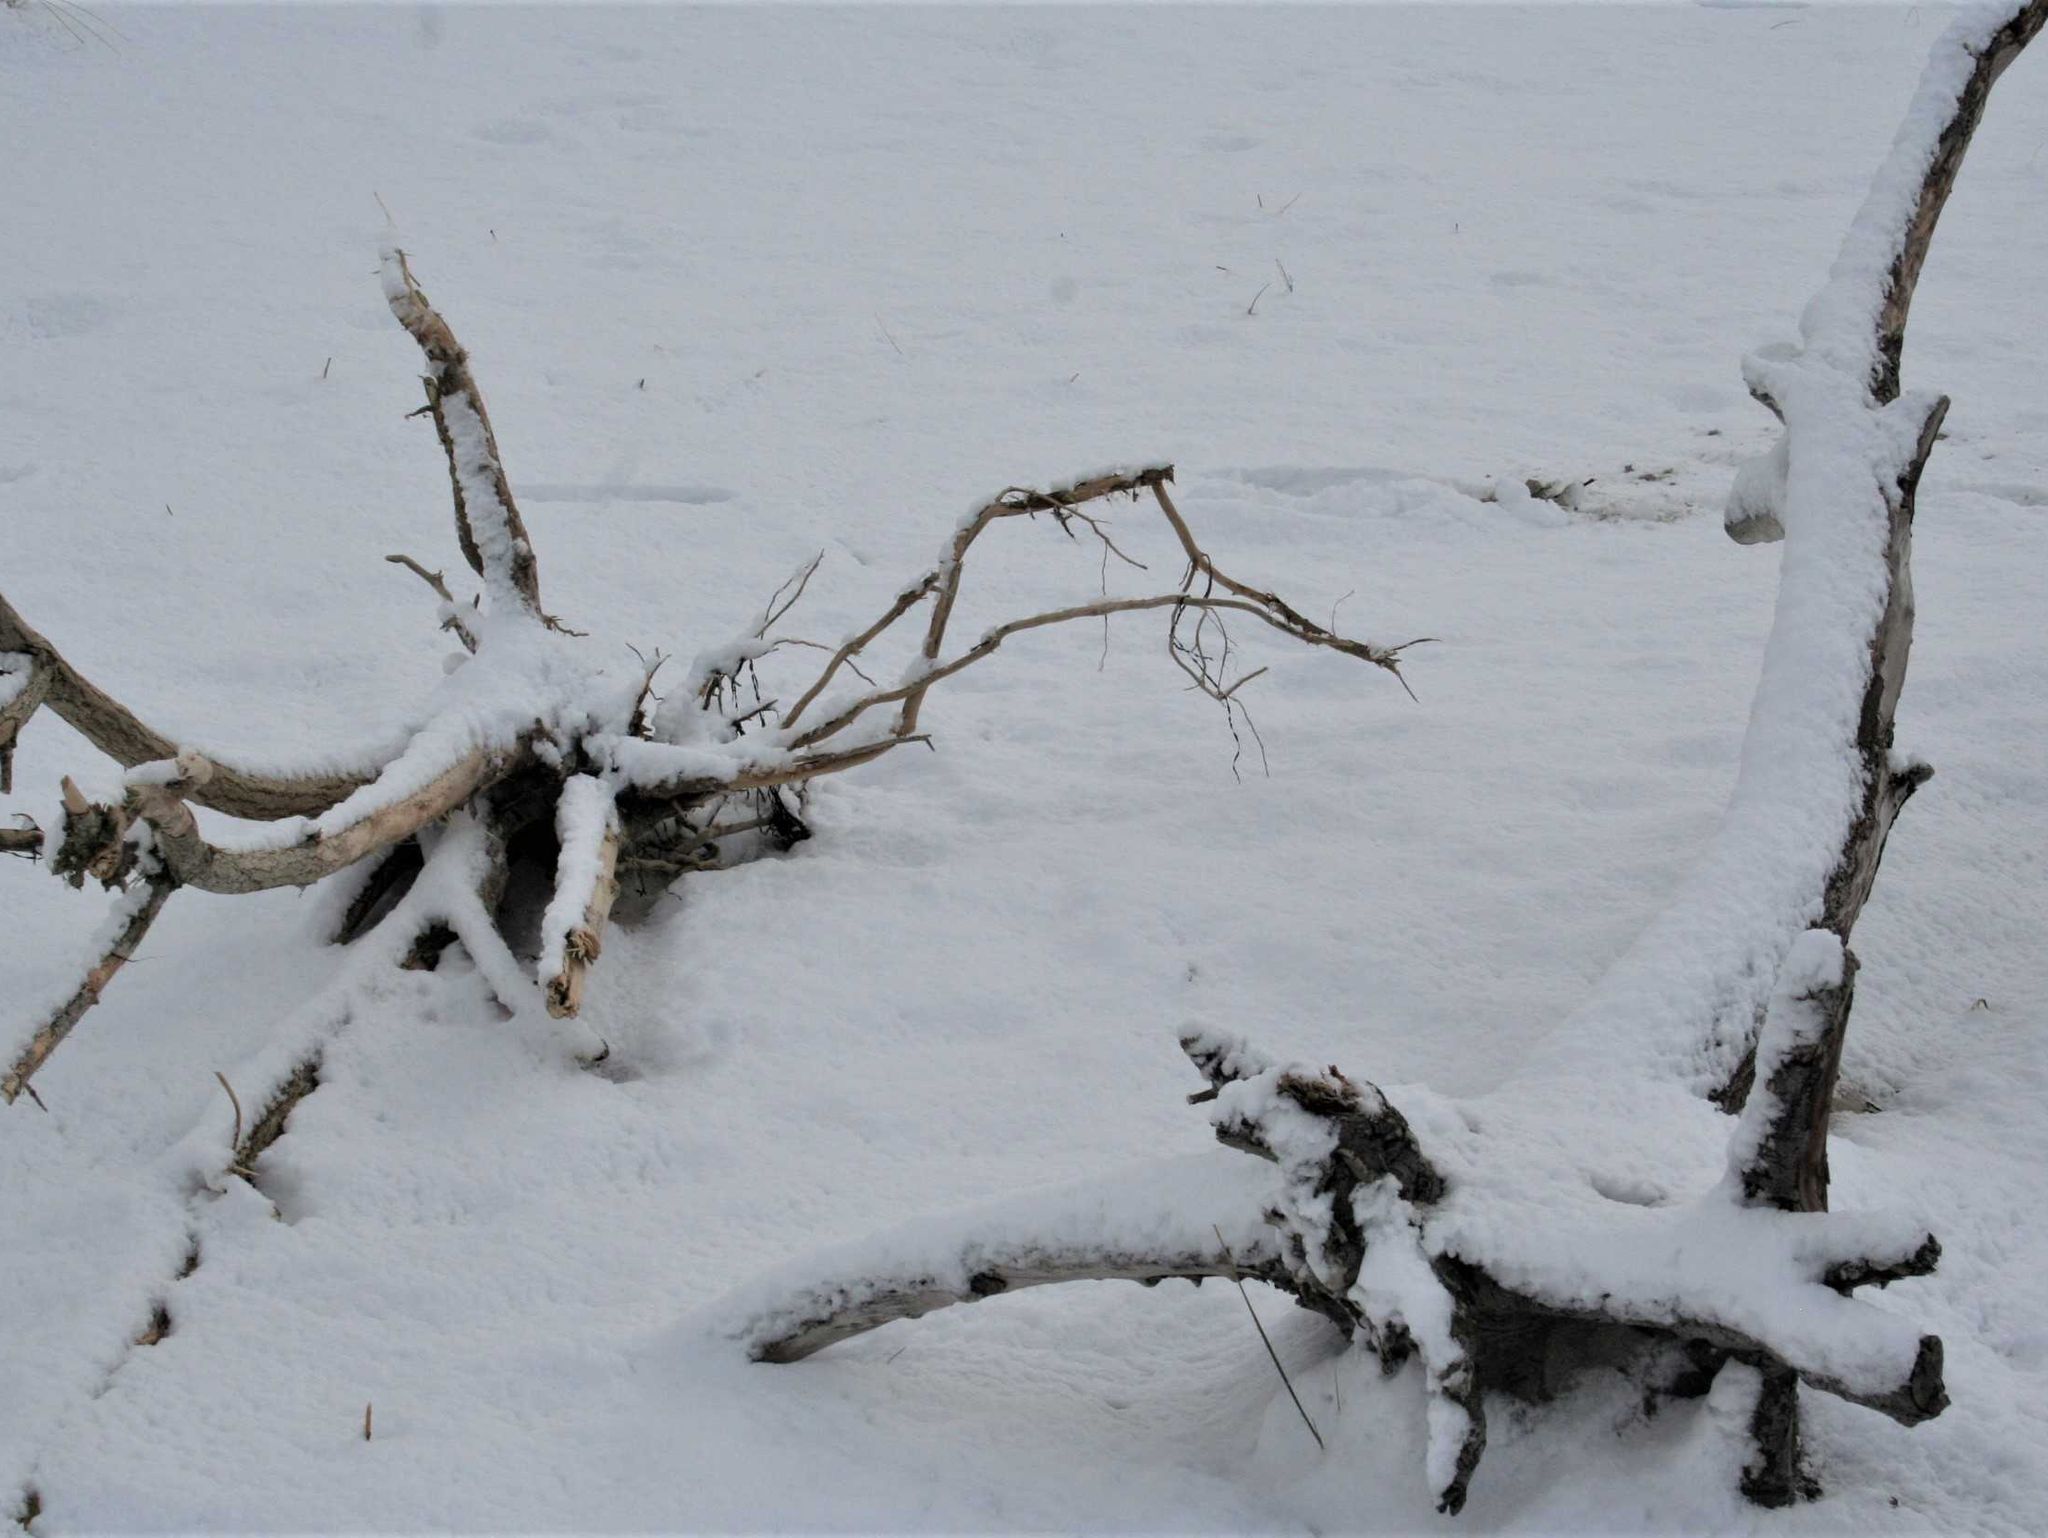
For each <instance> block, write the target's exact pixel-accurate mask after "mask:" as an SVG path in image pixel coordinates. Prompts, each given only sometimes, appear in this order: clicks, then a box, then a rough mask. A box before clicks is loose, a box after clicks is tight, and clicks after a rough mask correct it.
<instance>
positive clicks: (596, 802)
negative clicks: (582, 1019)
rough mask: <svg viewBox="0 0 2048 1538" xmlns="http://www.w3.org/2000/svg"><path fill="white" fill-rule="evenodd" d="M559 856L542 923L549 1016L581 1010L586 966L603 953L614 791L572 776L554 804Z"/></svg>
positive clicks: (614, 859)
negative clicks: (559, 847)
mask: <svg viewBox="0 0 2048 1538" xmlns="http://www.w3.org/2000/svg"><path fill="white" fill-rule="evenodd" d="M555 830H556V834H557V836H558V837H559V838H560V840H561V853H560V854H559V855H558V856H557V858H556V862H555V895H554V897H553V899H552V900H551V901H550V902H549V903H548V907H547V912H546V913H545V914H543V915H542V916H541V921H540V962H539V971H540V977H541V985H542V988H543V989H544V990H545V992H546V995H547V1002H548V1013H549V1014H551V1015H554V1016H556V1017H558V1018H561V1017H566V1016H569V1015H574V1014H576V1013H577V1012H578V1010H579V1009H580V1008H581V1006H582V1001H583V984H584V980H585V978H586V977H587V976H588V975H589V972H590V964H591V963H592V962H593V961H595V960H597V957H598V953H599V952H600V951H602V950H603V949H604V928H605V924H606V923H607V922H608V921H609V920H610V918H611V911H612V903H613V901H614V900H615V899H616V898H617V897H618V893H619V878H618V864H619V813H618V808H617V806H616V805H615V804H614V800H613V793H612V787H611V786H609V785H607V784H605V782H604V781H602V780H600V779H597V778H595V777H594V776H592V775H588V774H576V775H571V776H570V777H569V778H568V779H567V780H566V781H564V782H563V784H562V793H561V797H560V799H559V800H558V801H557V802H556V804H555Z"/></svg>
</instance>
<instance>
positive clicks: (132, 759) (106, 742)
mask: <svg viewBox="0 0 2048 1538" xmlns="http://www.w3.org/2000/svg"><path fill="white" fill-rule="evenodd" d="M0 651H4V652H17V653H25V654H26V655H28V656H29V657H31V658H33V659H34V664H35V670H36V673H37V675H38V676H39V677H40V678H41V679H42V680H43V685H42V687H43V689H44V691H45V692H44V695H43V699H42V703H44V704H45V705H47V706H48V707H49V708H50V709H51V710H53V711H55V712H56V713H57V714H58V715H59V716H60V717H62V718H63V720H64V721H66V722H67V723H69V724H70V725H71V726H72V727H73V728H75V729H76V730H77V731H78V733H79V734H80V735H81V736H83V737H84V738H85V739H86V740H87V741H88V742H90V743H91V744H92V745H93V746H94V747H96V748H98V749H99V750H100V751H101V752H102V753H104V754H106V755H107V757H109V758H111V759H113V760H114V762H115V763H117V764H120V765H121V766H122V767H123V768H129V769H132V768H134V767H135V766H136V765H137V764H147V763H155V762H157V761H159V760H162V759H170V758H176V757H178V755H179V753H180V751H181V747H180V744H178V743H177V742H174V741H173V740H172V739H171V738H169V737H166V736H165V735H164V734H163V733H162V732H159V731H157V730H155V729H154V728H153V727H150V726H148V725H145V724H144V723H143V722H142V721H141V720H140V719H139V718H138V717H137V716H136V715H135V714H134V713H133V712H132V711H130V710H129V709H128V708H127V707H126V706H125V705H123V704H121V703H120V701H118V700H116V699H114V698H113V697H112V696H111V695H109V694H107V693H106V692H105V691H104V690H102V689H100V688H99V687H98V686H96V685H95V684H93V683H92V682H91V681H90V680H89V679H87V678H86V677H85V676H84V675H83V674H82V673H80V672H79V671H78V670H77V669H76V668H74V667H72V665H71V664H70V663H69V662H67V661H66V660H65V658H64V655H63V653H61V652H59V651H58V650H57V648H56V647H54V646H52V645H51V644H50V643H49V642H48V641H47V640H45V639H44V638H43V636H42V635H41V634H40V633H39V632H37V631H36V630H34V629H32V628H31V627H30V626H29V625H28V623H27V622H26V621H25V620H23V619H22V617H21V616H20V614H18V613H17V612H16V611H15V609H14V606H13V605H12V604H10V603H8V601H7V600H6V598H5V597H0ZM19 725H20V723H16V730H18V729H19ZM212 762H213V774H212V776H211V778H209V779H208V781H207V783H206V784H205V785H204V786H203V787H201V788H200V789H198V790H197V791H196V792H195V793H194V796H193V799H194V800H196V801H197V802H198V803H199V804H200V805H201V806H207V807H211V808H213V810H215V811H217V812H225V813H226V814H227V815H228V816H230V817H247V818H252V819H256V820H260V821H266V822H268V821H275V820H277V819H280V818H285V817H313V816H318V815H319V814H320V813H322V812H324V811H326V810H327V809H328V808H329V807H331V806H334V805H335V804H336V803H338V802H340V801H343V800H345V799H346V798H347V797H348V796H349V795H351V794H352V793H353V792H355V791H356V790H358V789H360V788H361V787H362V786H364V785H366V784H367V783H369V781H370V780H371V779H373V778H375V776H374V775H371V774H347V773H343V774H337V773H333V772H330V771H320V772H308V773H304V774H291V775H273V774H256V773H252V772H250V771H248V770H244V769H237V768H236V767H234V765H233V764H231V763H226V762H223V761H221V760H219V759H214V760H212Z"/></svg>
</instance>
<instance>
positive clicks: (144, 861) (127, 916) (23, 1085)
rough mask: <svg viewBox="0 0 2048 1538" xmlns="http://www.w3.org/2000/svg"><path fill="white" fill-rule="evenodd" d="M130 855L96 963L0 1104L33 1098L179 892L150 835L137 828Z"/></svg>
mask: <svg viewBox="0 0 2048 1538" xmlns="http://www.w3.org/2000/svg"><path fill="white" fill-rule="evenodd" d="M128 853H129V857H130V860H131V862H132V863H131V872H132V880H130V883H129V885H128V887H127V889H126V890H125V891H123V892H122V893H121V895H120V896H119V897H118V898H116V899H115V902H114V906H113V907H112V909H110V910H109V911H108V914H107V917H106V919H105V920H104V921H103V922H102V923H101V925H100V929H99V933H98V934H97V935H95V936H94V937H93V940H92V942H91V946H90V953H91V956H92V960H91V962H90V963H89V964H88V965H87V966H86V968H85V975H84V977H83V978H82V979H81V980H80V981H79V983H78V985H77V987H75V988H74V989H72V991H71V992H70V993H69V994H68V995H67V996H66V997H65V998H64V999H63V1001H62V1002H61V1003H59V1004H57V1005H56V1006H55V1007H54V1008H53V1009H51V1010H50V1011H49V1012H48V1013H47V1015H45V1017H44V1018H43V1021H42V1023H41V1024H40V1025H39V1026H37V1028H36V1030H35V1034H34V1035H32V1036H30V1037H29V1039H28V1042H27V1043H26V1045H24V1046H23V1047H22V1048H21V1049H20V1051H19V1052H18V1053H17V1054H16V1056H15V1059H14V1063H13V1066H12V1067H10V1068H9V1069H8V1070H7V1073H6V1075H5V1076H4V1077H0V1100H4V1101H6V1102H7V1103H8V1104H9V1105H12V1104H13V1103H14V1101H15V1099H16V1097H18V1096H19V1095H20V1094H21V1093H22V1091H24V1090H27V1091H28V1093H29V1094H30V1096H31V1097H33V1096H34V1094H35V1091H34V1090H33V1089H31V1088H30V1086H29V1080H31V1079H33V1078H34V1077H35V1074H36V1070H37V1069H38V1068H40V1067H42V1066H43V1064H44V1063H45V1062H46V1061H47V1060H48V1059H49V1056H50V1054H51V1053H52V1052H55V1051H56V1050H57V1048H58V1046H59V1045H60V1044H61V1043H62V1042H63V1040H64V1038H65V1037H66V1036H69V1035H70V1034H71V1028H72V1027H73V1026H75V1025H77V1024H78V1022H79V1020H80V1019H82V1018H83V1017H84V1015H85V1012H86V1011H87V1010H89V1009H91V1008H92V1007H93V1005H95V1004H97V1003H98V1002H99V1001H100V995H101V993H103V992H104V991H105V990H106V987H107V985H108V984H109V983H111V982H112V981H113V980H114V976H115V974H116V973H118V972H119V971H120V970H121V968H122V967H123V966H125V965H126V964H127V963H128V962H130V961H132V960H133V959H134V957H135V948H136V947H137V946H138V945H140V944H141V943H142V938H143V936H144V935H146V934H148V933H149V928H150V926H151V925H152V924H154V923H155V922H156V918H157V915H158V914H159V913H161V912H163V910H164V904H165V903H167V902H169V901H170V898H171V893H173V892H174V891H176V890H177V886H178V884H177V882H176V881H175V880H173V879H172V878H171V877H170V875H169V874H168V873H167V872H166V871H165V870H164V868H163V866H162V864H161V862H160V861H159V860H158V859H157V857H156V853H155V851H154V850H153V849H152V848H151V847H150V845H149V841H148V837H147V833H146V830H140V829H138V830H137V832H136V834H135V835H134V836H133V837H131V838H130V840H129V851H128Z"/></svg>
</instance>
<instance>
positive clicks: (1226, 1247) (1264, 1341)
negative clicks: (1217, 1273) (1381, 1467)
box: [1210, 1224, 1330, 1452]
mask: <svg viewBox="0 0 2048 1538" xmlns="http://www.w3.org/2000/svg"><path fill="white" fill-rule="evenodd" d="M1210 1227H1212V1228H1215V1225H1214V1224H1211V1225H1210ZM1215 1232H1216V1242H1217V1243H1218V1244H1219V1245H1221V1246H1222V1247H1223V1263H1224V1264H1225V1265H1226V1266H1228V1267H1229V1268H1230V1270H1229V1273H1228V1274H1229V1276H1230V1279H1231V1281H1233V1282H1235V1283H1236V1284H1237V1295H1238V1296H1239V1297H1240V1298H1243V1299H1244V1311H1245V1312H1246V1313H1248V1314H1250V1315H1251V1316H1252V1328H1253V1329H1255V1330H1257V1331H1258V1332H1259V1343H1260V1344H1261V1345H1263V1346H1264V1347H1265V1348H1266V1355H1267V1356H1269V1357H1271V1358H1272V1359H1273V1370H1274V1371H1275V1372H1277V1373H1278V1374H1280V1381H1281V1382H1282V1383H1284V1384H1286V1385H1287V1397H1288V1398H1289V1399H1291V1400H1293V1401H1294V1408H1295V1411H1296V1413H1297V1414H1299V1415H1300V1416H1301V1423H1302V1425H1304V1426H1306V1427H1308V1434H1309V1435H1310V1436H1312V1437H1314V1438H1315V1439H1316V1446H1317V1447H1319V1448H1321V1449H1322V1450H1323V1451H1324V1452H1328V1451H1329V1450H1330V1449H1329V1448H1328V1446H1327V1445H1325V1443H1324V1442H1323V1434H1322V1433H1321V1432H1320V1431H1318V1430H1316V1423H1315V1422H1314V1421H1312V1420H1310V1419H1309V1418H1308V1409H1307V1407H1306V1406H1305V1405H1303V1404H1302V1402H1301V1395H1299V1394H1297V1393H1295V1392H1294V1380H1293V1379H1292V1378H1290V1377H1288V1376H1287V1368H1286V1366H1285V1365H1284V1364H1283V1363H1282V1362H1281V1360H1280V1353H1279V1352H1277V1351H1275V1350H1274V1349H1273V1341H1272V1338H1271V1337H1270V1336H1268V1335H1267V1334H1266V1327H1265V1325H1263V1324H1261V1323H1260V1322H1259V1311H1258V1310H1257V1309H1255V1308H1253V1307H1252V1295H1251V1294H1250V1293H1248V1292H1246V1291H1245V1290H1244V1278H1243V1277H1241V1276H1239V1275H1238V1273H1237V1257H1236V1256H1235V1255H1232V1254H1231V1253H1230V1244H1229V1242H1228V1241H1227V1240H1225V1239H1224V1237H1223V1230H1222V1229H1220V1228H1216V1229H1215Z"/></svg>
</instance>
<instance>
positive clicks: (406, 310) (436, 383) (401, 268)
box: [386, 251, 541, 616]
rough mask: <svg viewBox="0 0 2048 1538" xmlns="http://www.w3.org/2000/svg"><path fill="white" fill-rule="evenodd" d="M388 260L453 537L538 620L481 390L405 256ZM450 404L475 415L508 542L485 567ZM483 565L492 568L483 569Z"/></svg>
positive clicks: (529, 553) (476, 566) (535, 593)
mask: <svg viewBox="0 0 2048 1538" xmlns="http://www.w3.org/2000/svg"><path fill="white" fill-rule="evenodd" d="M392 257H393V258H394V259H395V261H396V264H397V269H398V276H399V282H398V283H396V284H394V285H387V295H386V296H387V298H388V299H389V300H390V303H391V313H392V314H393V315H395V316H397V317H398V323H399V324H400V325H402V326H404V327H405V329H406V331H407V332H408V333H409V334H410V335H411V336H412V339H413V340H414V341H415V342H417V343H418V344H419V348H420V351H421V352H422V353H423V354H424V355H425V356H426V360H427V365H428V368H429V369H430V372H429V374H428V375H427V408H428V410H429V411H430V412H431V413H432V414H433V418H434V430H435V432H436V433H438V434H439V435H440V439H441V449H442V452H443V453H444V454H446V455H447V458H448V483H449V487H450V489H451V490H452V491H453V493H454V498H455V534H456V538H457V539H458V540H459V541H460V543H461V545H462V555H463V559H464V560H466V561H468V562H469V565H470V569H471V570H472V571H474V572H475V573H476V574H477V575H478V576H480V577H483V578H485V580H486V581H493V580H500V581H503V582H504V583H505V584H506V585H507V586H508V587H509V588H510V590H511V591H513V592H515V593H517V594H518V596H519V599H520V601H521V602H522V603H523V604H524V605H525V607H526V608H527V609H528V610H530V611H531V612H532V613H533V614H535V615H536V616H537V615H539V614H540V612H541V607H540V566H539V563H538V562H537V561H536V560H535V558H534V553H533V542H532V541H531V540H530V539H528V538H527V535H526V524H525V521H524V520H523V519H522V518H521V517H520V516H519V504H518V503H517V502H515V501H514V500H513V498H512V484H511V482H510V481H509V480H507V479H506V476H505V462H504V457H503V456H502V455H501V454H500V453H499V452H498V437H497V434H496V433H495V432H494V431H493V430H492V428H491V417H490V413H489V412H488V411H486V410H485V409H484V398H483V392H482V391H481V390H479V389H478V388H477V385H476V380H475V378H474V377H473V376H472V375H471V373H470V370H469V353H468V352H467V351H466V350H465V349H464V348H463V346H462V344H461V343H460V342H458V341H457V340H456V339H455V332H454V330H453V329H452V328H451V327H450V326H449V324H448V322H447V321H446V320H444V319H443V318H442V316H441V312H440V311H438V310H436V309H435V308H434V306H433V305H432V304H431V303H430V302H429V301H428V299H427V296H426V294H425V292H424V291H423V290H422V289H421V288H420V286H419V284H418V282H417V281H415V280H414V278H413V275H412V268H411V266H410V265H408V263H407V262H406V259H405V253H404V252H402V251H396V252H393V253H392ZM451 404H452V405H454V406H455V407H456V409H458V410H466V411H468V412H469V413H470V414H472V415H473V416H474V417H475V419H476V422H477V425H478V427H479V430H480V431H481V433H482V436H483V442H484V447H485V449H486V451H487V454H488V460H489V462H488V464H486V465H484V466H482V467H480V468H481V469H482V472H483V477H484V480H485V482H486V483H487V486H488V493H489V495H490V496H491V497H492V498H493V499H494V500H495V502H496V504H497V506H496V508H495V509H493V510H489V511H493V512H495V513H496V514H497V515H498V516H500V517H502V518H503V520H504V523H505V533H506V535H507V536H508V537H507V539H506V540H505V541H504V542H503V543H504V549H503V550H502V552H501V553H499V554H497V555H493V556H492V557H491V563H487V561H486V552H487V549H488V548H490V547H492V546H494V545H496V543H497V542H496V541H491V540H485V541H479V540H478V538H477V534H476V525H475V521H474V519H475V514H474V513H473V512H472V509H471V508H470V505H469V493H468V492H467V491H465V489H464V486H463V482H464V479H465V476H464V474H463V467H462V464H461V458H460V453H459V446H458V444H457V442H456V438H455V434H454V432H453V430H452V429H451V428H450V426H449V420H448V413H449V407H450V405H451ZM477 511H479V512H483V511H485V510H477ZM496 563H501V564H496ZM487 564H492V565H493V569H487Z"/></svg>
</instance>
